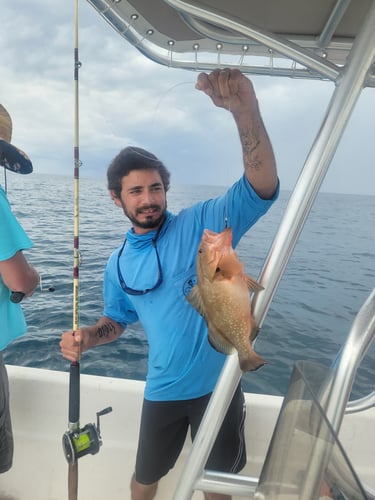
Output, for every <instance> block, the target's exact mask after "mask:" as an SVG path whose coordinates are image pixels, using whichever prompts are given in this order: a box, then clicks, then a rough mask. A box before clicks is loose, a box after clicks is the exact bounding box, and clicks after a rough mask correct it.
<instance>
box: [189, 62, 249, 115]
mask: <svg viewBox="0 0 375 500" xmlns="http://www.w3.org/2000/svg"><path fill="white" fill-rule="evenodd" d="M195 88H196V89H198V90H202V91H203V92H205V93H206V94H207V95H208V96H209V97H211V99H212V102H213V103H214V104H215V105H216V106H218V107H219V108H225V109H228V110H229V111H231V112H232V113H233V114H234V115H235V114H238V113H240V112H241V113H242V112H246V113H248V112H249V111H251V110H252V109H253V108H254V107H257V106H258V104H257V98H256V95H255V92H254V89H253V85H252V83H251V81H250V80H249V79H248V78H247V77H246V76H245V75H243V74H242V73H241V71H239V70H238V69H229V68H225V69H215V70H214V71H213V72H212V73H210V74H209V75H207V74H206V73H200V74H199V75H198V79H197V83H196V85H195Z"/></svg>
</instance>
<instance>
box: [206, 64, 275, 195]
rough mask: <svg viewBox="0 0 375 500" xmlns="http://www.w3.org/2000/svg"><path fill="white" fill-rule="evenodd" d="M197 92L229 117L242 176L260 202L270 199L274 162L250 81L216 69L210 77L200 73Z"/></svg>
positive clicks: (273, 181) (235, 71)
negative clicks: (234, 127) (240, 155)
mask: <svg viewBox="0 0 375 500" xmlns="http://www.w3.org/2000/svg"><path fill="white" fill-rule="evenodd" d="M196 88H197V89H198V90H202V91H203V92H205V93H206V94H207V95H208V96H210V97H211V99H212V101H213V103H214V104H215V105H216V106H218V107H221V108H226V109H228V110H229V111H230V112H231V113H232V115H233V118H234V120H235V122H236V125H237V129H238V132H239V136H240V140H241V145H242V153H243V162H244V168H245V175H246V177H247V179H248V181H249V182H250V184H251V185H252V187H253V188H254V190H255V191H256V192H257V194H258V195H259V196H260V197H261V198H264V199H270V198H272V196H273V195H274V194H275V192H276V189H277V186H278V179H277V170H276V161H275V156H274V153H273V149H272V145H271V142H270V140H269V137H268V134H267V131H266V129H265V127H264V124H263V120H262V117H261V115H260V111H259V106H258V100H257V98H256V95H255V92H254V88H253V85H252V83H251V81H250V80H249V79H248V78H246V77H245V76H244V75H243V74H242V73H241V72H240V71H239V70H237V69H223V70H219V69H217V70H215V71H213V72H212V73H210V74H209V75H207V74H206V73H201V74H200V75H199V76H198V80H197V84H196Z"/></svg>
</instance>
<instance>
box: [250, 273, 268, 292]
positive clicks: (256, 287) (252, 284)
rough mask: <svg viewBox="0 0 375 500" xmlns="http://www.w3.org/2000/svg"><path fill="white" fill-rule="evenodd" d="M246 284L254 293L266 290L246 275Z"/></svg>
mask: <svg viewBox="0 0 375 500" xmlns="http://www.w3.org/2000/svg"><path fill="white" fill-rule="evenodd" d="M246 283H247V287H248V289H249V290H252V291H253V292H260V291H261V290H264V287H263V286H262V285H261V284H260V283H258V282H257V280H256V279H254V278H252V277H251V276H248V275H246Z"/></svg>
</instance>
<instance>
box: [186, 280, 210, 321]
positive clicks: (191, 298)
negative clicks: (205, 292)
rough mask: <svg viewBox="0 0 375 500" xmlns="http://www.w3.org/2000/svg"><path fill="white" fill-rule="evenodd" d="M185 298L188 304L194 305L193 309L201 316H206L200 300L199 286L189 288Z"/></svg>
mask: <svg viewBox="0 0 375 500" xmlns="http://www.w3.org/2000/svg"><path fill="white" fill-rule="evenodd" d="M186 300H187V301H188V302H189V303H190V305H192V306H193V307H194V309H196V310H197V311H198V312H199V314H200V315H201V316H203V317H204V318H206V316H205V309H204V306H203V302H202V296H201V292H200V290H199V287H198V286H197V285H195V286H194V287H193V288H192V289H191V291H190V292H189V294H188V295H187V296H186Z"/></svg>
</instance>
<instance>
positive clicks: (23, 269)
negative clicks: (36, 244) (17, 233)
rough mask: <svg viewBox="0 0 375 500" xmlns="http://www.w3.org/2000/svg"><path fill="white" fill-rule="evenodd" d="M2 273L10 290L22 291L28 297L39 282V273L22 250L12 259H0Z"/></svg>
mask: <svg viewBox="0 0 375 500" xmlns="http://www.w3.org/2000/svg"><path fill="white" fill-rule="evenodd" d="M0 275H1V277H2V280H3V282H4V284H5V285H6V286H7V287H8V288H9V290H12V291H14V292H22V293H24V294H25V296H27V297H28V296H30V295H32V293H33V291H34V290H35V288H36V287H37V286H38V283H39V274H38V273H37V271H36V270H35V269H34V267H33V266H32V265H31V264H29V263H28V262H27V260H26V258H25V256H24V255H23V253H22V252H21V251H19V252H16V253H15V255H13V257H11V258H10V259H7V260H2V261H0Z"/></svg>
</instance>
